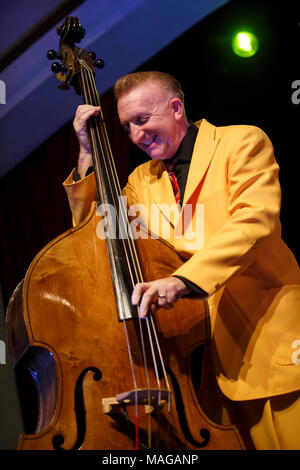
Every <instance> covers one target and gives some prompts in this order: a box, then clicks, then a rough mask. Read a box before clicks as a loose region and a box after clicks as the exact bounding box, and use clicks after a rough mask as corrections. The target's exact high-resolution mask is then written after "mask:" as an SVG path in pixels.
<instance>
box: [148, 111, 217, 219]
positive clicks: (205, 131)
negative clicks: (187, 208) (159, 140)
mask: <svg viewBox="0 0 300 470" xmlns="http://www.w3.org/2000/svg"><path fill="white" fill-rule="evenodd" d="M196 125H197V126H198V127H199V132H198V135H197V139H196V142H195V147H194V151H193V155H192V160H191V164H190V169H189V175H188V179H187V184H186V189H185V194H184V200H183V205H184V204H186V203H188V202H189V199H190V197H191V196H192V194H193V192H194V191H195V189H196V188H197V186H198V185H199V183H200V182H201V180H202V178H203V176H204V175H205V172H206V170H207V168H208V166H209V163H210V161H211V159H212V156H213V154H214V151H215V148H216V146H217V144H218V140H217V139H216V137H215V131H216V127H215V126H213V125H212V124H209V123H208V122H207V121H206V120H205V119H202V120H201V121H198V122H196ZM145 170H146V172H145V174H144V178H145V181H146V184H147V187H148V189H149V190H150V192H151V196H152V199H153V202H154V203H155V204H156V205H157V206H158V207H159V210H160V211H161V212H162V213H163V214H164V216H165V217H166V218H167V220H168V221H169V222H170V223H171V224H172V225H173V227H175V226H176V225H177V224H178V223H179V221H180V210H179V208H178V207H177V206H176V201H175V197H174V193H173V188H172V184H171V181H170V178H169V176H168V173H167V171H165V165H164V163H163V162H162V161H160V160H152V161H151V162H150V164H149V166H147V167H145ZM175 206H176V207H175ZM170 209H171V210H170Z"/></svg>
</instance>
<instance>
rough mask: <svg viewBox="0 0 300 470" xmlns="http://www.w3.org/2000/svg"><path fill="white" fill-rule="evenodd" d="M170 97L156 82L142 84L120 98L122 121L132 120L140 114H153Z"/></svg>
mask: <svg viewBox="0 0 300 470" xmlns="http://www.w3.org/2000/svg"><path fill="white" fill-rule="evenodd" d="M169 96H170V92H169V91H168V90H166V89H165V88H163V87H162V86H160V85H159V84H157V83H155V82H145V83H142V84H141V85H139V86H137V87H136V88H133V89H132V90H130V91H129V92H127V93H124V94H123V95H122V96H121V97H120V98H119V100H118V105H117V106H118V113H119V117H120V121H121V122H124V121H127V120H130V119H132V118H134V117H135V116H136V115H138V114H140V113H151V112H152V111H154V109H155V108H156V107H157V106H159V105H160V104H162V103H164V102H165V101H166V99H167V98H168V97H169Z"/></svg>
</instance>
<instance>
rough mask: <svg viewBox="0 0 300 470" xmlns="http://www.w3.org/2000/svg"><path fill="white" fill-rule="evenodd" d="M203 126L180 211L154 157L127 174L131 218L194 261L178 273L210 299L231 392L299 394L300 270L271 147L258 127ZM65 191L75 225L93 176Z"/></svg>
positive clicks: (223, 377)
mask: <svg viewBox="0 0 300 470" xmlns="http://www.w3.org/2000/svg"><path fill="white" fill-rule="evenodd" d="M196 125H198V127H199V132H198V136H197V139H196V143H195V147H194V151H193V155H192V160H191V165H190V170H189V175H188V180H187V185H186V190H185V195H184V201H183V206H182V211H181V212H179V210H178V208H177V206H176V204H175V199H174V195H173V190H172V186H171V183H170V180H169V177H168V174H167V172H166V171H165V166H164V163H163V162H161V161H154V160H151V161H149V162H147V163H144V164H142V165H140V166H139V167H137V168H136V169H135V170H134V171H133V173H132V174H131V175H130V176H129V179H128V183H127V185H126V188H125V190H124V194H125V195H126V196H127V198H128V204H129V207H130V208H131V209H130V210H131V215H134V213H135V211H136V213H139V216H140V219H141V220H142V222H143V223H144V224H146V225H147V227H148V229H149V230H151V231H152V232H153V233H154V234H156V235H159V236H160V237H162V238H165V239H167V240H168V242H169V243H171V244H172V245H173V246H174V247H175V248H176V250H177V251H178V252H179V253H180V254H181V255H182V256H183V257H184V258H185V259H186V262H185V263H184V264H183V265H182V266H181V267H180V268H179V269H178V270H177V271H176V272H175V273H173V274H176V275H180V276H184V277H185V278H187V279H189V280H190V281H192V282H193V283H195V284H197V285H198V286H199V287H201V288H202V289H203V290H204V291H206V292H207V294H208V297H207V299H206V300H205V302H207V303H208V306H209V311H210V320H211V337H212V341H211V346H212V357H213V361H214V368H215V372H216V376H217V380H218V383H219V386H220V388H221V390H222V391H223V393H224V394H225V395H226V396H227V397H229V398H230V399H232V400H248V399H253V398H262V397H267V396H272V395H277V394H282V393H288V392H291V391H294V390H297V389H300V364H299V362H300V361H298V360H297V357H298V356H297V349H296V350H295V348H297V347H298V348H299V346H297V345H298V344H299V343H297V340H300V270H299V267H298V264H297V262H296V260H295V258H294V256H293V254H292V253H291V251H290V250H289V248H288V247H287V246H286V245H285V244H284V242H283V241H282V239H281V227H280V220H279V213H280V202H281V191H280V186H279V181H278V165H277V163H276V161H275V158H274V153H273V147H272V144H271V142H270V140H269V139H268V137H267V136H266V135H265V134H264V132H263V131H262V130H261V129H259V128H257V127H254V126H226V127H215V126H213V125H211V124H209V123H208V122H207V121H206V120H202V121H199V122H198V123H196ZM64 185H65V189H66V191H67V194H68V198H69V202H70V206H71V210H72V213H73V219H74V223H75V224H77V223H79V222H80V221H81V220H82V219H83V218H84V217H85V216H86V215H87V213H88V210H89V207H90V203H91V201H92V200H93V199H94V196H95V182H94V177H93V175H89V176H88V177H86V178H84V179H83V180H81V181H79V182H77V183H73V182H72V174H71V175H70V177H69V178H68V179H67V180H66V182H65V183H64ZM136 204H139V205H136ZM197 207H198V209H199V210H196V209H197ZM138 211H139V212H138ZM159 215H160V218H159V217H158V216H159ZM166 221H167V224H166ZM166 228H169V230H166ZM299 349H300V348H299ZM299 352H300V351H299ZM299 356H300V354H299Z"/></svg>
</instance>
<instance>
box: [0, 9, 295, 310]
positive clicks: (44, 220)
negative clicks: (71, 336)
mask: <svg viewBox="0 0 300 470" xmlns="http://www.w3.org/2000/svg"><path fill="white" fill-rule="evenodd" d="M299 20H300V18H299V17H297V14H296V12H295V9H294V4H293V3H292V2H289V1H286V2H284V4H282V3H279V2H263V1H254V0H252V1H251V2H248V1H234V2H229V4H228V5H225V6H224V7H223V8H221V9H220V10H218V11H217V12H215V13H214V14H212V15H210V16H209V17H208V18H206V19H205V20H204V21H202V22H201V23H199V24H198V25H196V26H195V27H194V28H192V29H191V30H189V31H188V32H186V33H185V34H184V35H182V36H181V37H180V38H178V39H177V40H176V41H174V42H173V43H172V44H171V45H169V46H168V47H167V48H165V49H164V50H163V51H161V52H160V53H159V54H157V55H156V56H155V57H153V58H152V59H151V60H150V61H148V62H147V63H145V64H143V66H141V67H140V69H142V70H151V69H157V70H162V71H167V72H169V73H171V74H173V75H174V76H176V77H177V78H178V79H179V81H181V83H182V85H183V89H184V91H185V95H186V109H187V114H188V117H189V118H190V119H191V120H198V119H201V118H203V117H205V118H206V119H208V120H209V121H210V122H211V123H212V124H215V125H228V124H253V125H257V126H259V127H261V128H262V129H263V130H264V131H265V132H266V133H267V134H268V135H269V137H270V138H271V140H272V141H273V144H274V147H275V154H276V157H277V160H278V162H279V164H280V167H281V172H280V179H281V184H282V189H283V199H282V215H281V218H282V223H283V236H284V239H285V241H286V242H287V244H288V245H289V246H290V247H291V248H292V250H293V251H294V253H295V254H296V256H297V257H298V256H299V247H298V237H299V228H298V220H297V219H298V187H297V186H298V184H299V183H298V175H297V171H296V165H297V161H298V159H299V140H298V139H299V138H298V135H299V114H300V104H298V105H297V104H294V103H293V102H292V93H293V90H292V83H293V81H295V80H297V79H298V80H299V79H300V74H299V65H298V62H299V27H298V21H299ZM166 27H167V25H166ZM243 28H245V29H250V30H252V31H253V32H255V33H256V34H257V35H258V37H259V39H260V49H259V51H258V53H257V54H256V56H254V57H252V58H249V59H241V58H238V57H237V56H235V55H234V54H233V53H232V51H231V48H230V40H231V35H232V33H233V32H234V31H235V30H236V29H243ZM95 52H97V51H95ZM97 73H101V71H98V72H97ZM68 92H69V93H72V91H68ZM102 105H103V110H104V115H105V117H106V121H107V127H108V133H109V136H110V138H111V144H112V149H113V153H114V156H115V160H116V165H117V169H118V172H119V176H120V179H121V184H122V185H123V184H124V183H125V182H126V178H127V175H128V173H129V172H130V171H131V170H132V169H133V168H134V167H135V166H136V165H137V164H139V163H142V162H143V161H144V160H145V156H144V155H142V154H141V153H140V151H139V150H138V149H133V147H132V146H131V145H130V144H129V143H128V140H127V137H126V135H125V134H124V132H123V130H122V129H121V128H120V126H119V123H118V118H117V115H116V111H115V103H114V98H113V96H112V92H111V91H109V92H108V93H106V94H105V96H103V97H102ZM28 112H38V111H36V110H34V111H31V110H28ZM41 118H43V117H41ZM12 132H13V131H12ZM32 132H34V129H33V130H32ZM76 155H77V142H76V138H75V135H74V132H73V129H72V123H71V122H70V123H68V124H67V125H66V126H65V127H63V128H62V129H61V130H60V131H59V132H57V133H56V134H55V135H53V136H52V137H51V138H50V139H49V140H48V141H47V142H45V143H44V144H43V145H42V146H41V147H40V148H38V149H37V150H36V151H34V152H33V153H32V154H31V155H29V156H28V158H27V159H26V160H25V161H24V162H22V163H21V164H20V165H19V166H18V167H16V168H15V169H14V170H12V171H11V172H10V173H9V174H8V175H7V176H5V177H4V178H2V180H1V182H0V183H1V184H0V200H1V206H0V220H1V239H0V257H1V265H0V266H1V267H0V269H1V271H0V276H1V285H2V292H3V302H4V306H5V307H6V305H7V302H8V300H9V298H10V296H11V294H12V291H13V289H14V288H15V286H16V285H17V284H18V282H19V281H20V280H21V279H22V278H23V277H24V276H25V273H26V270H27V268H28V266H29V264H30V262H31V261H32V259H33V257H34V256H35V254H36V253H38V251H39V250H40V249H41V248H42V247H43V246H44V245H45V244H46V243H48V242H49V241H51V240H52V239H53V238H54V237H55V236H57V235H59V234H60V233H62V232H64V231H65V230H67V229H68V228H69V227H70V226H71V216H70V212H69V208H68V204H67V199H66V195H65V192H64V189H63V188H62V182H63V181H64V179H65V178H66V177H67V176H68V174H69V172H70V171H71V170H72V168H73V167H74V165H75V162H76ZM216 217H217V214H216Z"/></svg>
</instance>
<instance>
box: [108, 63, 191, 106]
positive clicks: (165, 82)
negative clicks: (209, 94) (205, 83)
mask: <svg viewBox="0 0 300 470" xmlns="http://www.w3.org/2000/svg"><path fill="white" fill-rule="evenodd" d="M148 81H155V82H156V83H158V84H159V85H160V86H162V87H163V88H165V89H167V90H169V91H170V92H171V93H174V96H177V97H178V98H180V99H181V101H182V103H184V93H183V91H182V88H181V84H180V83H179V82H178V80H176V78H174V77H173V76H172V75H170V74H169V73H165V72H157V71H150V72H134V73H129V74H127V75H124V76H123V77H121V78H119V80H117V82H116V83H115V85H114V88H113V91H114V95H115V98H116V100H117V101H118V99H119V98H120V97H121V96H122V95H124V94H125V93H128V92H129V91H131V90H133V89H134V88H136V87H138V86H139V85H141V84H142V83H145V82H148Z"/></svg>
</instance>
